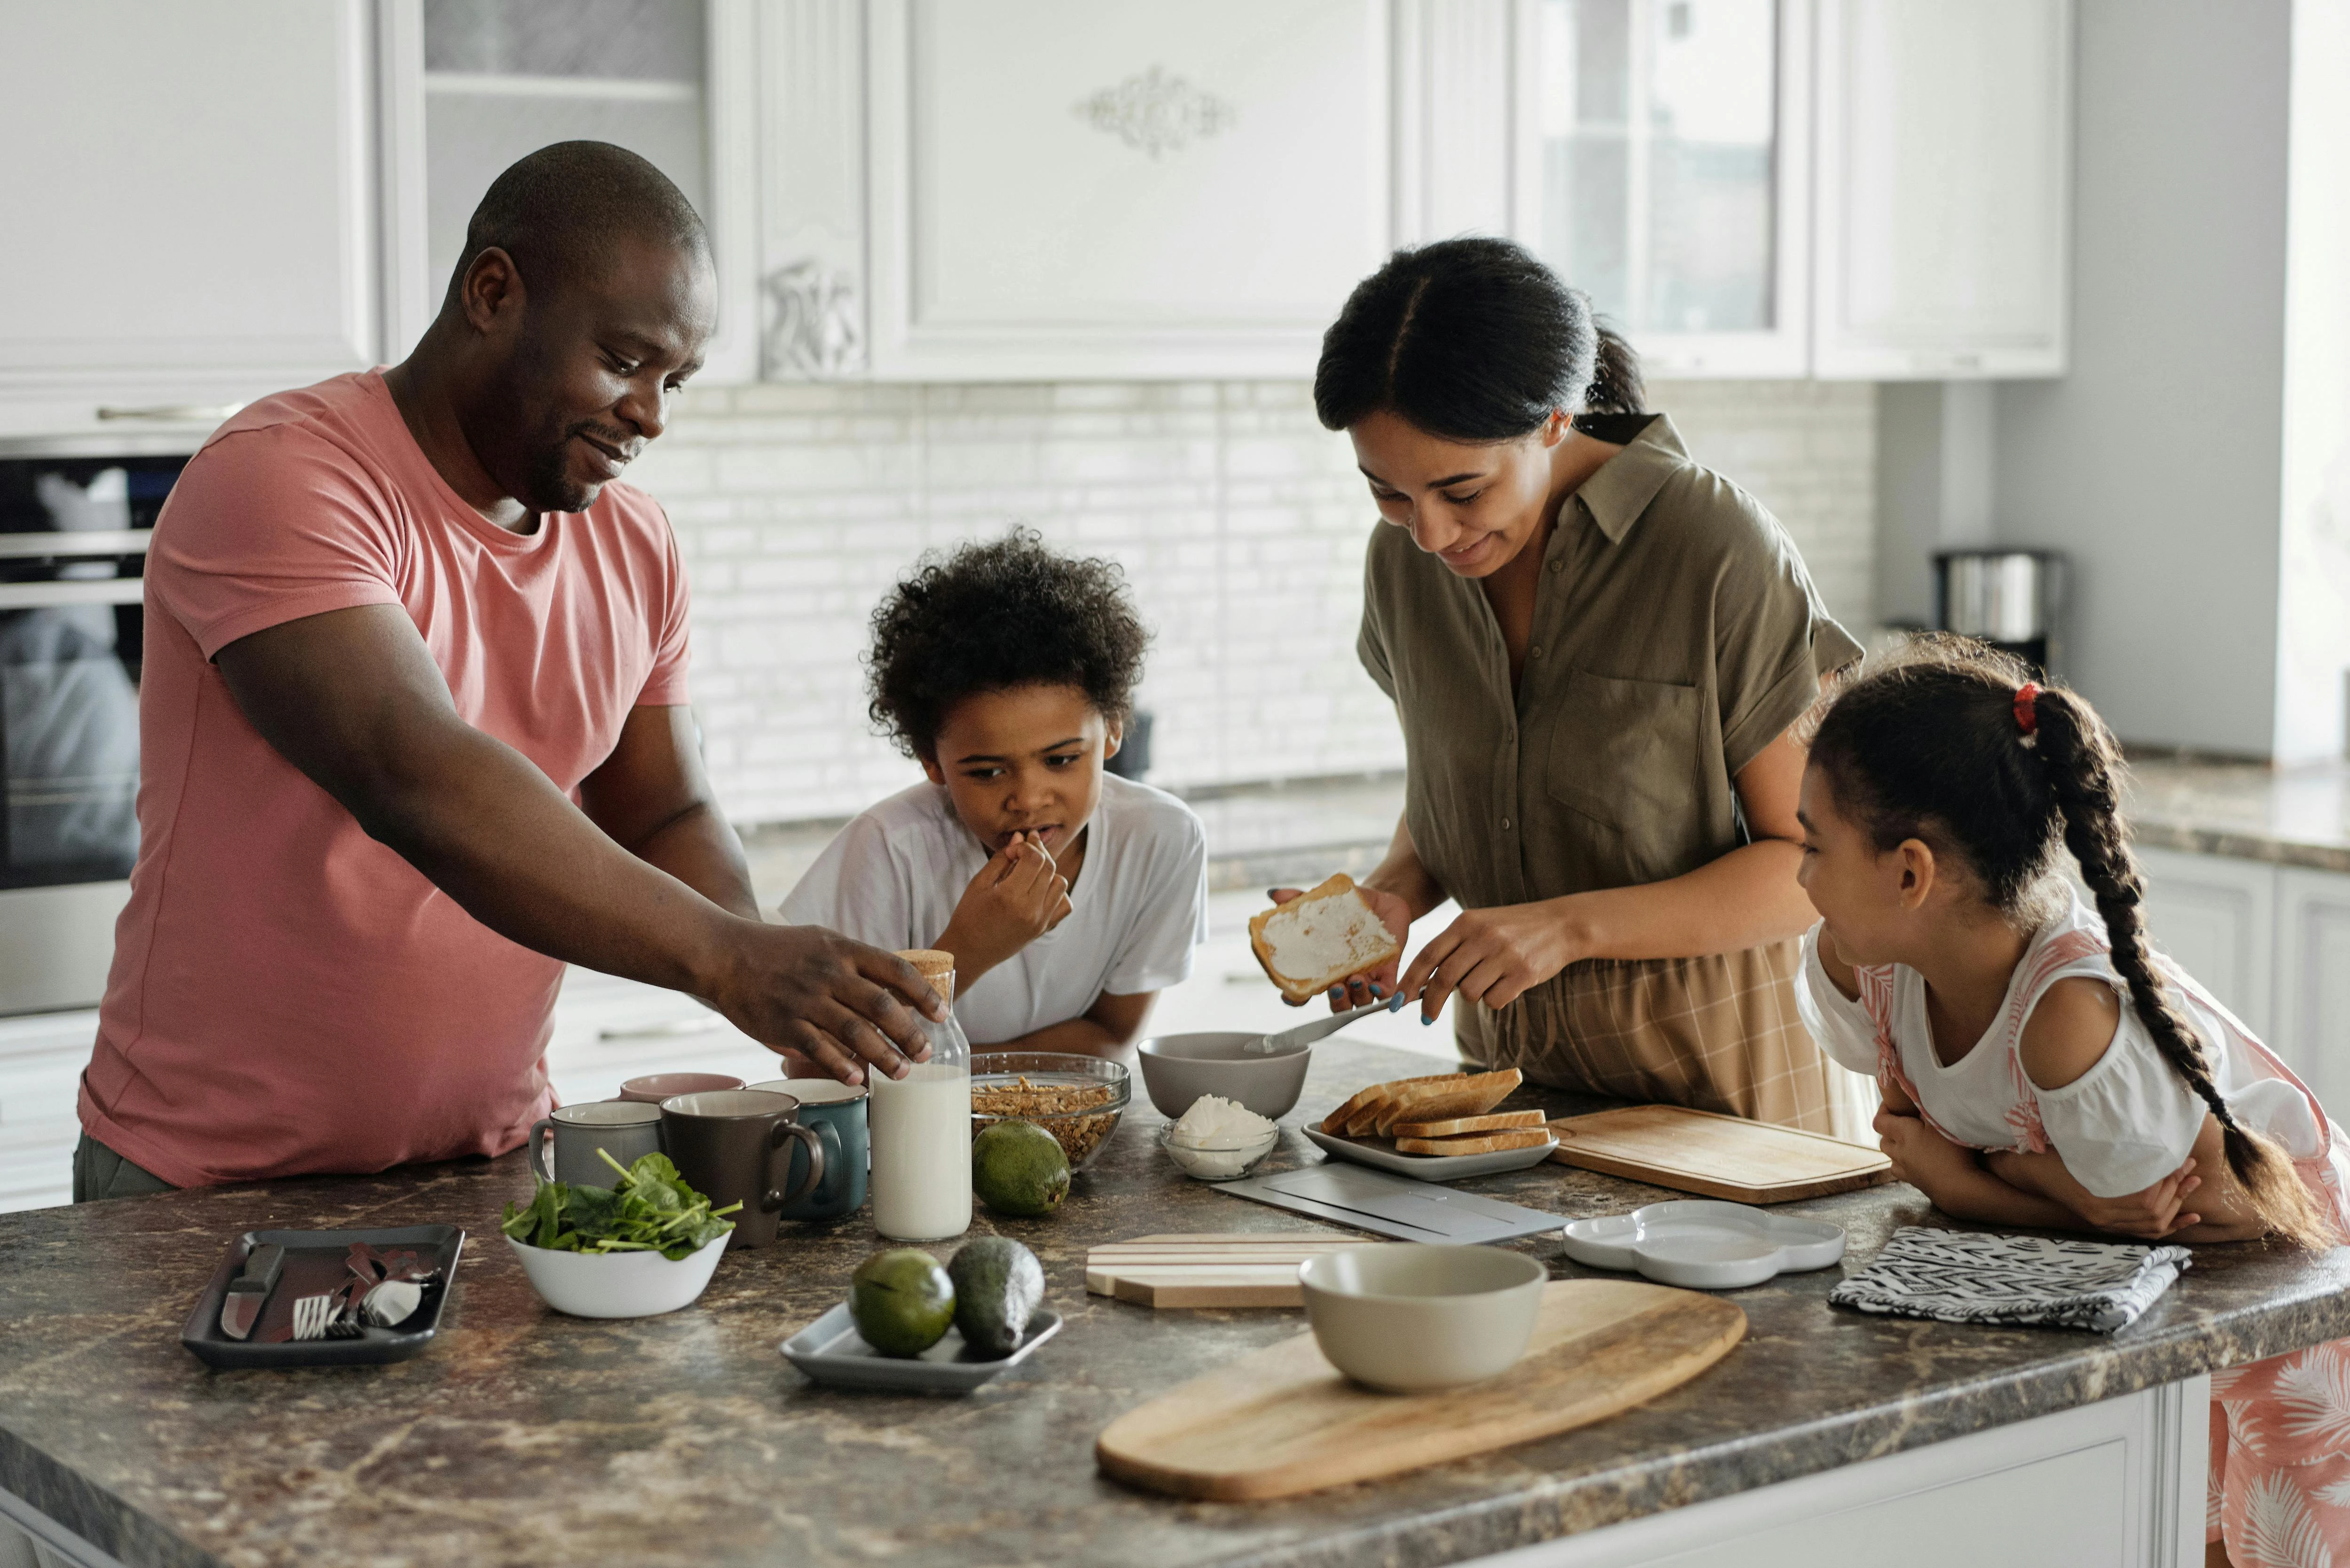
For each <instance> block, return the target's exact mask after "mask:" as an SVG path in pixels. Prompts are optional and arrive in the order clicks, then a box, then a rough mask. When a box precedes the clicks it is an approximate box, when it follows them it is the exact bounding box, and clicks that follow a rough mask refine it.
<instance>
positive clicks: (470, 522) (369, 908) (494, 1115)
mask: <svg viewBox="0 0 2350 1568" xmlns="http://www.w3.org/2000/svg"><path fill="white" fill-rule="evenodd" d="M712 314H713V305H712V275H711V264H710V250H709V242H708V239H707V236H706V234H704V231H703V228H702V221H701V219H700V218H699V217H697V216H696V215H695V213H694V212H693V209H692V207H691V205H690V204H689V203H688V202H687V201H686V200H685V198H684V196H683V195H682V194H681V193H680V192H678V190H677V188H676V187H675V186H674V185H672V184H671V183H670V182H669V181H668V180H667V179H665V178H663V177H662V175H661V174H660V171H657V170H655V169H654V168H653V167H652V165H650V163H647V162H646V161H644V160H642V159H640V158H638V157H636V156H635V155H634V154H632V153H629V152H625V151H621V150H620V149H619V148H616V147H610V146H607V145H604V144H603V143H600V142H566V143H561V144H559V145H556V146H554V147H549V148H546V149H543V150H541V151H538V152H535V153H533V154H531V155H530V156H529V157H528V158H525V159H524V160H523V161H521V162H519V163H517V164H515V166H514V167H513V168H512V169H509V170H508V171H506V172H505V173H504V174H503V175H501V176H500V177H499V178H498V180H497V182H496V183H495V184H494V185H492V186H491V188H490V191H489V193H488V194H487V195H486V196H485V197H484V198H483V201H482V204H481V208H480V210H479V211H478V212H477V213H474V215H473V223H472V225H471V227H470V228H469V230H468V233H467V235H466V243H465V254H464V257H463V261H462V262H461V263H460V265H459V266H458V269H457V273H456V275H455V276H454V278H453V279H452V281H451V284H450V286H449V292H448V296H447V297H446V299H445V300H444V301H443V303H442V308H441V313H440V316H439V317H438V319H436V320H435V321H434V322H433V324H432V327H431V329H430V330H429V331H427V332H426V333H425V335H424V338H423V341H422V342H421V343H419V344H418V345H417V348H416V351H415V352H414V353H413V354H411V356H410V357H409V358H408V359H407V360H406V361H405V362H404V363H402V364H400V365H397V366H395V367H393V368H392V369H389V370H382V371H369V372H366V373H362V374H354V375H348V376H340V377H338V378H336V379H333V380H331V381H327V382H323V383H321V384H320V385H317V386H315V387H308V388H305V389H302V390H299V391H294V392H286V393H282V394H280V395H278V396H276V397H272V398H267V399H265V400H262V401H260V402H258V403H255V404H254V405H252V406H251V407H250V408H247V409H246V410H244V411H243V412H242V413H240V414H238V415H237V416H236V417H235V418H234V419H233V420H231V421H229V422H228V423H227V424H225V425H224V426H222V427H221V429H220V430H219V431H218V432H216V433H215V434H214V435H213V438H212V439H211V441H208V442H207V443H206V444H205V446H204V448H203V451H202V452H199V453H198V454H197V455H196V457H195V458H194V459H193V460H192V461H191V462H189V464H188V466H187V469H186V472H184V473H182V476H181V478H180V481H179V483H178V485H177V487H176V488H175V489H174V490H173V492H172V498H171V500H170V502H169V503H168V504H166V505H165V507H164V509H163V512H162V514H161V517H160V518H159V519H158V520H157V523H156V525H155V535H154V540H153V544H152V547H151V552H150V554H149V556H148V572H147V579H146V609H147V617H146V628H147V630H146V650H145V651H146V665H145V678H144V682H143V689H142V691H141V692H140V747H141V758H142V763H143V768H142V777H141V781H140V791H139V824H140V848H139V860H138V865H137V867H136V868H135V869H134V870H133V871H132V872H131V877H130V906H129V908H128V909H126V910H125V911H124V913H123V916H122V919H121V921H120V925H119V926H118V928H117V930H116V940H115V955H114V967H113V971H112V974H111V976H110V978H109V981H108V985H107V993H106V1000H105V1003H104V1007H103V1010H102V1012H101V1013H100V1022H99V1039H98V1047H97V1051H96V1054H95V1055H94V1057H93V1059H92V1060H91V1063H90V1066H89V1070H88V1073H87V1074H85V1075H83V1079H82V1089H81V1098H80V1110H81V1121H82V1127H83V1137H82V1140H81V1144H80V1146H79V1147H78V1149H77V1151H76V1154H75V1160H74V1196H75V1198H76V1199H77V1200H80V1199H92V1198H106V1197H113V1196H120V1195H123V1194H126V1193H130V1192H139V1191H150V1190H155V1189H159V1188H161V1187H165V1186H172V1187H188V1186H199V1185H210V1184H215V1183H220V1182H229V1181H243V1180H254V1179H266V1178H272V1177H279V1176H286V1175H293V1174H298V1173H304V1172H326V1171H341V1172H359V1171H374V1170H381V1169H383V1168H387V1167H390V1166H393V1165H399V1164H403V1163H406V1162H409V1161H414V1160H430V1159H446V1158H453V1157H456V1156H461V1155H473V1154H480V1155H494V1154H499V1153H503V1152H504V1151H505V1150H507V1149H510V1148H513V1147H515V1146H516V1145H518V1144H519V1143H521V1141H522V1139H523V1137H524V1135H525V1132H526V1130H527V1129H528V1128H529V1127H530V1126H531V1124H532V1123H533V1122H534V1121H535V1120H536V1119H537V1118H538V1117H539V1116H541V1115H543V1114H544V1113H545V1112H546V1107H547V1103H548V1092H547V1082H546V1066H545V1062H544V1059H543V1058H544V1053H545V1050H546V1042H547V1036H548V1031H549V1019H550V1015H551V1012H552V1009H553V1006H554V1002H555V996H556V988H557V986H558V985H559V984H560V982H561V981H562V976H563V966H564V965H565V964H567V963H577V964H585V965H587V967H589V968H591V969H598V970H601V971H606V972H608V973H611V974H617V975H624V976H627V977H629V978H630V979H634V980H639V981H649V982H650V983H652V984H655V985H662V986H668V987H671V988H672V989H674V990H678V991H682V992H689V993H691V994H692V995H694V996H697V997H700V998H702V1000H704V1001H705V1002H709V1003H710V1004H711V1005H712V1006H713V1007H715V1008H716V1009H718V1010H719V1011H720V1012H723V1014H725V1016H726V1017H727V1018H728V1019H729V1020H731V1021H732V1022H733V1023H735V1024H736V1025H737V1026H739V1027H740V1028H742V1029H743V1031H744V1032H745V1033H749V1034H751V1035H752V1036H753V1037H754V1038H756V1039H758V1040H761V1041H764V1042H765V1043H766V1044H769V1045H770V1046H772V1047H774V1048H775V1049H777V1050H778V1051H783V1050H786V1049H788V1050H792V1051H795V1052H797V1053H801V1054H805V1055H806V1056H808V1057H812V1058H814V1059H815V1060H816V1062H818V1063H820V1064H822V1065H823V1066H824V1067H825V1068H827V1070H829V1071H831V1072H832V1073H834V1074H835V1075H837V1076H840V1077H842V1078H845V1079H847V1080H849V1081H851V1082H855V1081H858V1079H859V1078H861V1076H862V1075H863V1074H864V1073H866V1072H867V1071H868V1070H878V1071H882V1072H886V1073H889V1074H890V1075H893V1076H895V1075H902V1074H904V1073H905V1072H906V1071H907V1058H908V1057H909V1056H911V1057H913V1058H914V1059H920V1056H921V1055H922V1054H924V1047H923V1044H922V1036H921V1033H920V1027H919V1023H918V1021H917V1020H916V1018H915V1015H914V1011H913V1010H914V1008H916V1007H920V1008H922V1009H924V1010H926V1011H931V1012H935V1011H936V1009H937V1002H936V999H935V998H934V997H933V996H932V995H931V992H930V990H929V988H928V987H927V986H926V985H925V984H924V983H923V982H922V981H921V979H920V976H919V975H917V974H916V973H915V972H914V971H912V970H911V969H910V968H909V967H908V966H907V965H906V964H904V963H903V962H901V961H899V960H898V959H896V958H894V957H892V956H891V955H889V954H888V953H884V952H880V951H878V950H874V949H871V948H866V947H862V946H859V945H858V944H857V943H853V942H849V941H847V940H843V939H841V938H838V937H836V936H833V935H832V934H831V933H829V932H826V931H822V930H818V929H812V928H798V929H795V928H791V927H784V926H774V925H768V924H765V923H764V922H763V921H762V920H761V919H760V917H759V912H758V908H757V905H756V904H755V903H754V899H753V897H752V890H751V884H750V879H749V877H748V875H747V872H746V870H745V867H744V866H743V854H742V847H741V846H740V844H739V843H738V842H737V841H736V839H735V837H734V835H733V830H732V829H731V828H730V827H728V826H727V825H726V823H725V821H724V819H723V817H722V816H721V815H719V812H718V809H717V805H716V804H715V802H714V801H713V800H712V797H711V792H710V787H709V784H708V783H707V781H706V780H705V779H704V777H703V775H702V765H701V763H700V760H699V757H698V755H697V753H696V748H695V743H694V732H693V725H692V722H691V717H690V715H689V713H688V711H687V708H686V705H685V703H686V687H685V667H686V587H685V578H684V574H683V571H682V569H681V566H680V565H679V561H678V555H677V548H676V545H675V543H674V541H673V540H672V539H671V535H670V530H669V524H668V521H667V519H666V518H665V517H663V515H662V514H661V511H660V507H658V506H657V505H655V504H653V502H652V501H651V500H650V498H649V497H647V496H646V495H644V494H643V493H640V492H639V491H636V490H633V489H631V488H629V486H628V485H626V484H622V483H618V480H619V476H620V474H621V472H623V471H624V470H625V469H626V468H627V467H628V464H629V462H630V460H632V459H633V458H634V457H635V456H636V455H637V454H638V453H639V452H641V451H643V450H644V448H645V446H646V444H647V443H648V442H650V441H653V440H654V439H655V438H657V437H658V436H660V433H661V430H662V426H663V423H664V421H666V420H667V418H668V412H669V407H670V400H671V397H672V396H673V395H674V394H675V393H676V391H677V389H679V388H680V387H681V386H682V385H683V384H684V383H685V381H686V379H688V378H689V377H691V375H692V374H693V372H694V370H695V369H697V368H698V367H699V366H700V364H701V362H702V346H703V344H704V343H705V342H706V341H707V340H708V338H709V337H710V331H711V325H712Z"/></svg>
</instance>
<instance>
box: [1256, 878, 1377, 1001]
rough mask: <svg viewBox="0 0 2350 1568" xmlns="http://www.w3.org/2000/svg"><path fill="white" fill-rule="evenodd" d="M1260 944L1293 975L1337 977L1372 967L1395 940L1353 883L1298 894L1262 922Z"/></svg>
mask: <svg viewBox="0 0 2350 1568" xmlns="http://www.w3.org/2000/svg"><path fill="white" fill-rule="evenodd" d="M1263 936H1264V945H1265V946H1266V947H1267V948H1268V949H1270V950H1272V953H1273V967H1274V969H1276V970H1278V971H1281V972H1282V973H1283V974H1285V975H1287V976H1289V977H1290V978H1291V979H1292V980H1305V981H1311V980H1319V979H1321V978H1323V977H1324V976H1329V977H1331V978H1333V979H1336V978H1337V977H1339V976H1342V975H1349V974H1354V973H1357V971H1362V970H1366V969H1369V968H1371V967H1372V966H1373V965H1375V964H1377V963H1378V961H1380V959H1382V958H1383V957H1385V956H1386V954H1387V953H1388V949H1389V946H1390V944H1391V943H1392V941H1393V940H1394V939H1393V938H1392V937H1391V936H1390V935H1389V934H1388V929H1387V926H1386V924H1385V923H1384V922H1382V921H1381V920H1380V919H1379V918H1378V916H1377V915H1375V914H1373V913H1372V912H1371V907H1370V906H1369V905H1368V904H1366V903H1365V902H1363V898H1362V895H1361V894H1359V893H1357V892H1356V891H1355V890H1354V889H1353V888H1348V889H1347V891H1345V892H1343V893H1333V894H1330V895H1328V896H1327V897H1325V898H1299V899H1297V900H1296V901H1295V902H1294V903H1291V904H1288V905H1285V906H1284V907H1283V908H1282V909H1278V910H1276V911H1275V912H1274V917H1273V919H1269V920H1267V921H1265V923H1264V929H1263Z"/></svg>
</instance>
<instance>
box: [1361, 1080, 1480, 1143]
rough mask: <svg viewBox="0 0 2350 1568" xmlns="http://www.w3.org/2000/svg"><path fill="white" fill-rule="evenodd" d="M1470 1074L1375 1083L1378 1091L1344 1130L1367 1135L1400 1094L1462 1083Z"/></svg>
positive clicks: (1363, 1135)
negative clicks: (1435, 1086) (1433, 1086)
mask: <svg viewBox="0 0 2350 1568" xmlns="http://www.w3.org/2000/svg"><path fill="white" fill-rule="evenodd" d="M1468 1076H1469V1075H1468V1074H1466V1073H1439V1074H1435V1075H1431V1076H1429V1077H1425V1078H1395V1079H1391V1080H1389V1081H1388V1082H1387V1083H1384V1084H1375V1085H1372V1087H1373V1088H1374V1089H1375V1090H1376V1091H1377V1093H1375V1094H1373V1095H1372V1096H1371V1097H1370V1098H1369V1099H1368V1100H1367V1101H1366V1102H1365V1103H1364V1104H1362V1105H1361V1106H1357V1107H1356V1109H1355V1110H1354V1112H1353V1113H1352V1114H1351V1115H1349V1116H1347V1125H1346V1127H1345V1129H1344V1130H1345V1131H1346V1133H1347V1136H1348V1137H1365V1136H1366V1135H1367V1134H1368V1133H1370V1132H1371V1130H1372V1129H1373V1128H1374V1127H1377V1126H1378V1119H1379V1117H1380V1116H1384V1115H1385V1114H1386V1113H1387V1108H1388V1106H1389V1105H1391V1104H1393V1103H1394V1102H1395V1100H1396V1099H1397V1098H1398V1097H1399V1096H1404V1095H1413V1094H1418V1093H1419V1091H1420V1090H1422V1089H1425V1088H1429V1087H1430V1086H1432V1085H1438V1084H1457V1083H1461V1082H1463V1081H1464V1080H1466V1079H1467V1078H1468Z"/></svg>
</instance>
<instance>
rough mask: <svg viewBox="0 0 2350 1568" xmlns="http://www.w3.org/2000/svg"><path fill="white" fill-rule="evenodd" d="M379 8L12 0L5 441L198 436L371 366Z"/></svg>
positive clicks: (2, 91)
mask: <svg viewBox="0 0 2350 1568" xmlns="http://www.w3.org/2000/svg"><path fill="white" fill-rule="evenodd" d="M367 18H368V11H367V8H366V6H365V5H364V4H363V0H239V4H237V5H153V4H150V3H147V0H74V3H73V4H71V5H52V4H47V3H41V0H5V3H0V28H5V35H4V36H5V37H6V39H7V48H6V52H5V62H6V63H5V66H0V80H5V88H0V145H5V146H7V147H8V148H10V149H11V150H12V151H13V152H14V153H15V156H13V157H12V158H11V160H10V167H9V174H8V215H9V219H10V223H9V243H8V244H5V246H0V435H24V434H65V435H76V434H81V435H91V436H95V435H97V434H98V433H99V432H101V431H104V432H109V433H115V432H121V431H130V432H133V439H134V440H135V438H136V432H140V431H155V430H157V429H158V428H161V429H164V430H175V431H178V432H179V434H180V436H181V439H182V441H188V440H191V439H192V438H193V437H194V436H196V435H200V434H201V433H202V432H203V431H205V430H208V429H209V428H210V426H211V425H212V424H214V423H217V422H218V421H219V420H220V419H221V418H222V417H223V415H224V412H225V408H224V405H233V404H236V403H241V402H244V401H247V400H251V399H254V398H256V397H260V396H262V395H264V394H265V393H269V392H274V391H278V390H281V389H286V388H288V387H297V386H302V385H305V384H307V383H309V382H312V381H317V380H319V379H324V378H326V377H328V376H331V375H335V374H337V373H338V372H341V371H344V370H349V369H355V368H359V367H363V366H365V365H367V364H369V362H370V361H371V360H372V358H373V357H374V354H375V349H376V327H375V322H376V316H377V311H376V299H375V286H374V278H375V265H374V233H375V229H374V223H373V218H372V213H373V203H374V182H373V181H372V180H371V179H370V177H369V107H370V97H369V78H368V72H367V69H366V67H367V36H368V27H367Z"/></svg>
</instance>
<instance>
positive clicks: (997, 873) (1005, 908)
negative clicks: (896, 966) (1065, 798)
mask: <svg viewBox="0 0 2350 1568" xmlns="http://www.w3.org/2000/svg"><path fill="white" fill-rule="evenodd" d="M1068 913H1069V879H1068V878H1067V877H1064V876H1062V875H1061V871H1060V867H1059V866H1058V864H1057V863H1055V860H1054V859H1053V855H1052V852H1051V851H1050V850H1048V849H1046V848H1045V846H1043V845H1042V844H1038V843H1036V842H1035V841H1034V840H1032V839H1030V838H1029V837H1028V836H1026V835H1025V834H1020V833H1015V834H1014V835H1013V836H1012V841H1011V842H1010V843H1008V844H1006V845H1005V846H1003V848H1001V849H999V850H997V851H996V852H995V853H994V854H993V856H991V857H989V858H988V862H987V864H986V865H984V866H983V867H980V868H979V875H978V876H976V877H972V879H971V885H970V886H969V887H968V888H964V889H963V895H962V900H961V901H960V902H959V903H957V904H956V905H955V912H954V918H953V919H951V920H949V921H948V922H947V929H945V930H944V931H942V932H941V933H940V935H939V939H938V941H937V942H936V944H935V945H936V946H938V947H940V948H942V949H944V950H946V951H948V952H951V953H952V954H954V955H955V973H956V983H957V984H958V985H961V986H963V987H965V988H968V987H969V986H970V985H971V983H972V981H975V980H977V979H978V978H979V977H980V976H981V975H983V974H984V973H986V972H987V971H989V970H991V969H993V968H994V967H995V966H996V965H997V964H1000V963H1002V962H1003V961H1004V960H1005V959H1008V958H1010V957H1011V956H1012V955H1013V954H1014V953H1016V952H1018V951H1019V950H1021V949H1022V948H1024V947H1026V946H1027V945H1028V944H1029V943H1030V942H1033V941H1035V940H1036V939H1037V938H1038V937H1041V936H1043V935H1044V934H1045V932H1046V931H1049V930H1051V929H1053V928H1054V927H1055V926H1057V925H1059V924H1060V923H1061V922H1062V920H1064V919H1066V918H1067V917H1068Z"/></svg>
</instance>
